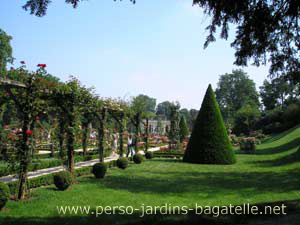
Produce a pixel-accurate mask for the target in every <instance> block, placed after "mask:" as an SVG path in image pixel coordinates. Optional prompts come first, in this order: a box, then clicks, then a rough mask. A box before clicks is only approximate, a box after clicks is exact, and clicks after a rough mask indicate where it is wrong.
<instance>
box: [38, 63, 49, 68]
mask: <svg viewBox="0 0 300 225" xmlns="http://www.w3.org/2000/svg"><path fill="white" fill-rule="evenodd" d="M46 66H47V65H46V64H37V67H42V68H45V67H46Z"/></svg>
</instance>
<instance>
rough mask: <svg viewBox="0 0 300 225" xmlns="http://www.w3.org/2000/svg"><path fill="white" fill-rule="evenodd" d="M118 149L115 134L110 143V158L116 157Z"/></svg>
mask: <svg viewBox="0 0 300 225" xmlns="http://www.w3.org/2000/svg"><path fill="white" fill-rule="evenodd" d="M117 149H118V135H117V133H114V134H113V142H112V156H113V157H114V156H116V154H117Z"/></svg>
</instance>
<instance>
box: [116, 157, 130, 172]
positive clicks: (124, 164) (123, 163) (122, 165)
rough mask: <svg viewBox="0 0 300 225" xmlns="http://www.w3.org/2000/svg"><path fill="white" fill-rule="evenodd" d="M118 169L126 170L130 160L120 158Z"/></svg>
mask: <svg viewBox="0 0 300 225" xmlns="http://www.w3.org/2000/svg"><path fill="white" fill-rule="evenodd" d="M117 167H119V168H120V169H126V168H127V167H128V159H127V158H125V157H122V158H119V159H118V160H117Z"/></svg>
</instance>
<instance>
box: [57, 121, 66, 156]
mask: <svg viewBox="0 0 300 225" xmlns="http://www.w3.org/2000/svg"><path fill="white" fill-rule="evenodd" d="M58 133H59V134H58V144H59V156H60V157H61V158H62V159H64V157H65V151H64V135H65V120H64V117H60V119H59V132H58Z"/></svg>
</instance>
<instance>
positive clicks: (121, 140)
mask: <svg viewBox="0 0 300 225" xmlns="http://www.w3.org/2000/svg"><path fill="white" fill-rule="evenodd" d="M123 133H124V127H123V118H121V121H120V147H119V148H120V156H121V157H123V147H124V146H123Z"/></svg>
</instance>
